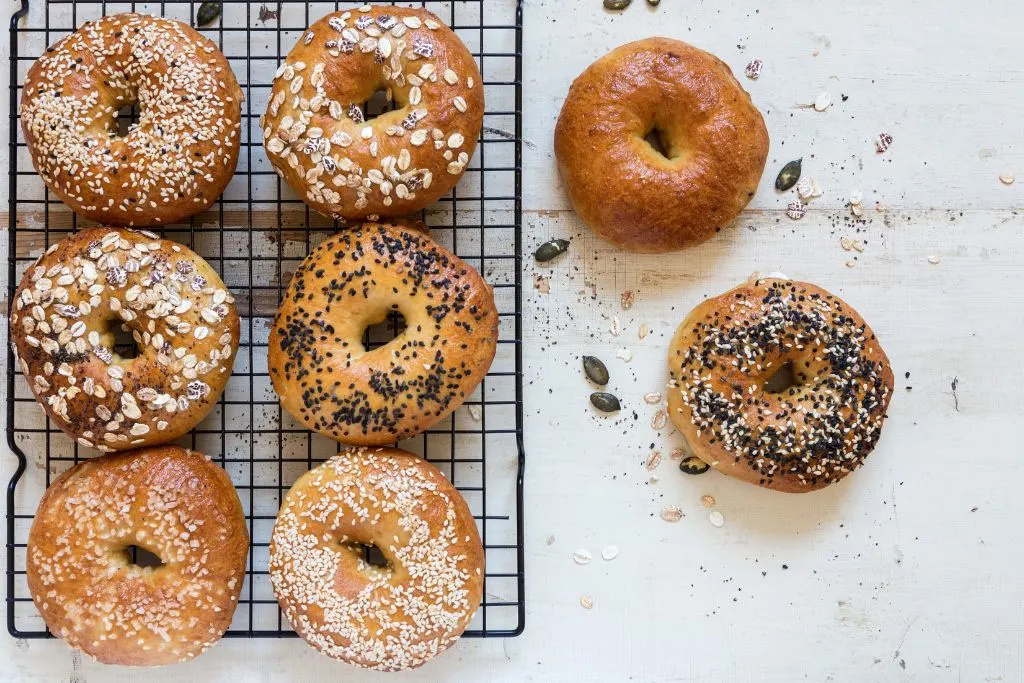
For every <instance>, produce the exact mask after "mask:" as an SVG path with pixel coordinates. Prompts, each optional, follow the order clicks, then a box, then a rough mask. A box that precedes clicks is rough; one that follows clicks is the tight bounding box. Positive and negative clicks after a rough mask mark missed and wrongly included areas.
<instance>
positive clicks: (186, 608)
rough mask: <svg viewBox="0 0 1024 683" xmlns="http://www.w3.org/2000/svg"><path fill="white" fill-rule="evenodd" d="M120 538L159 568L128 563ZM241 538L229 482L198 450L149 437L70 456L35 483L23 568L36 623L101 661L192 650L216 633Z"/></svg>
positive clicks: (234, 577) (133, 661)
mask: <svg viewBox="0 0 1024 683" xmlns="http://www.w3.org/2000/svg"><path fill="white" fill-rule="evenodd" d="M131 546H137V547H140V548H144V549H146V550H148V551H150V552H151V553H152V554H154V555H156V556H158V557H159V558H160V560H161V563H162V564H160V565H159V566H156V567H142V566H139V565H136V564H133V562H132V557H131V555H130V554H129V552H128V549H129V548H130V547H131ZM248 552H249V535H248V533H247V531H246V528H245V516H244V515H243V514H242V505H241V503H240V502H239V500H238V494H237V493H236V492H235V488H234V486H232V485H231V480H230V479H228V476H227V474H226V473H225V472H224V470H222V469H221V468H220V467H217V466H216V465H214V464H213V463H212V462H210V460H209V459H208V458H207V457H206V456H204V455H203V454H201V453H197V452H195V451H189V450H185V449H184V448H179V447H178V446H157V447H153V448H145V449H142V450H138V451H130V452H126V453H117V454H112V455H105V456H101V457H97V458H92V459H90V460H87V461H85V462H81V463H79V464H77V465H75V466H74V467H72V468H71V469H69V470H67V471H66V472H64V473H63V474H61V475H60V476H59V477H58V478H57V479H56V481H54V482H53V484H51V485H50V487H49V488H48V489H46V493H44V494H43V498H42V500H41V501H40V502H39V509H38V510H37V511H36V516H35V519H34V520H33V522H32V528H31V530H30V531H29V536H28V550H27V564H26V574H27V578H28V587H29V590H30V592H31V593H32V600H33V601H34V602H35V605H36V607H37V608H38V609H39V612H40V614H41V615H42V617H43V620H44V621H45V622H46V626H47V628H49V629H50V631H51V632H52V633H53V634H54V635H56V636H57V637H59V638H63V639H64V640H65V641H66V642H67V643H68V645H70V646H71V647H73V648H75V649H78V650H82V651H83V652H85V653H86V654H88V655H90V656H91V657H94V658H96V659H97V660H99V661H101V662H103V663H105V664H127V665H132V666H156V665H161V664H172V663H174V662H179V661H183V660H186V659H190V658H192V657H195V656H196V655H198V654H200V653H202V652H203V651H205V650H206V649H207V648H208V647H210V645H212V644H213V643H214V642H216V641H217V640H218V639H219V638H220V637H221V636H222V635H223V634H224V631H226V630H227V628H228V625H229V624H230V623H231V617H232V615H233V614H234V611H235V606H236V605H237V604H238V594H239V592H240V591H241V590H242V582H243V580H244V579H245V562H246V556H247V555H248Z"/></svg>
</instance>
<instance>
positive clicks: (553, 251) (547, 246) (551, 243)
mask: <svg viewBox="0 0 1024 683" xmlns="http://www.w3.org/2000/svg"><path fill="white" fill-rule="evenodd" d="M568 249H569V240H563V239H554V240H548V241H547V242H545V243H544V244H542V245H540V246H539V247H537V251H535V252H533V257H534V258H535V259H537V263H547V262H548V261H550V260H552V259H554V258H556V257H558V256H561V255H562V254H564V253H565V252H566V250H568Z"/></svg>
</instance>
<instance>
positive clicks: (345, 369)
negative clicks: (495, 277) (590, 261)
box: [268, 223, 498, 446]
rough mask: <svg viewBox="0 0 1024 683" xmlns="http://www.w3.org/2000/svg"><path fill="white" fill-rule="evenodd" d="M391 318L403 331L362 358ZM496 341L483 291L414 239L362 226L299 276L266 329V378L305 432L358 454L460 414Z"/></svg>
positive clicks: (407, 233) (310, 260) (324, 246)
mask: <svg viewBox="0 0 1024 683" xmlns="http://www.w3.org/2000/svg"><path fill="white" fill-rule="evenodd" d="M391 311H399V312H400V313H401V314H402V316H403V317H404V318H405V324H406V327H405V330H404V331H403V332H402V333H400V334H399V335H398V336H397V337H395V338H394V339H392V340H391V341H390V342H388V343H387V344H385V345H384V346H380V347H378V348H376V349H373V350H367V349H365V348H364V347H363V332H364V331H365V329H366V328H367V327H368V326H370V325H374V324H377V323H379V322H382V321H384V320H385V319H386V318H387V316H388V314H389V313H390V312H391ZM497 338H498V312H497V309H496V308H495V306H494V298H493V296H492V294H491V288H490V286H489V285H488V284H487V283H486V282H484V280H483V278H481V277H480V274H479V273H477V272H476V270H474V269H473V268H472V266H470V265H468V264H466V263H465V262H464V261H462V259H460V258H459V257H458V256H456V255H454V254H452V253H451V252H449V251H448V250H447V249H445V248H444V247H442V246H440V245H438V244H437V243H435V242H434V241H433V240H431V239H430V238H429V237H427V236H426V235H424V234H423V233H421V232H418V231H414V230H409V229H406V228H400V227H396V226H393V225H381V224H378V223H365V224H363V225H362V226H361V227H359V228H354V229H351V230H346V231H343V232H341V233H339V234H337V235H334V236H333V237H330V238H328V239H327V240H325V241H324V242H323V243H321V244H320V245H319V246H317V247H316V248H315V249H314V250H313V251H312V252H310V254H309V256H307V257H306V259H305V260H304V261H303V262H302V263H301V264H300V265H299V267H298V269H297V270H296V271H295V275H294V276H293V277H292V281H291V283H290V284H289V285H288V290H287V291H286V292H285V294H284V299H283V301H282V302H281V306H280V308H279V309H278V313H277V319H276V320H275V321H274V325H273V327H272V328H271V330H270V339H269V342H268V343H269V359H268V367H269V370H270V379H271V381H272V382H273V384H274V389H275V390H276V391H277V393H278V395H280V397H281V403H282V405H284V407H285V409H286V410H287V411H288V412H289V413H291V414H292V415H293V416H294V417H295V418H296V419H298V420H299V421H300V422H302V424H304V425H305V426H306V427H307V428H308V429H311V430H313V431H315V432H319V433H320V434H323V435H324V436H326V437H328V438H331V439H334V440H336V441H341V442H344V443H349V444H353V445H362V446H381V445H386V444H390V443H394V442H395V441H398V440H399V439H405V438H408V437H410V436H413V435H415V434H419V433H420V432H422V431H424V430H426V429H428V428H429V427H430V426H431V425H433V424H434V423H436V422H438V421H439V420H441V419H442V418H444V417H445V416H446V415H448V414H449V413H451V412H452V411H453V410H455V409H456V408H457V407H459V406H460V405H461V404H462V402H463V401H465V400H466V398H467V397H468V396H469V395H470V394H471V393H472V392H473V390H474V389H475V388H476V386H477V385H478V384H479V383H480V381H481V380H482V379H483V378H484V375H486V374H487V370H488V368H490V366H491V361H492V360H494V353H495V350H496V348H497Z"/></svg>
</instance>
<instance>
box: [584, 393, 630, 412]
mask: <svg viewBox="0 0 1024 683" xmlns="http://www.w3.org/2000/svg"><path fill="white" fill-rule="evenodd" d="M590 402H591V403H592V404H593V405H594V407H595V408H597V409H598V410H600V411H601V412H602V413H614V412H616V411H619V410H621V409H622V406H621V405H620V404H619V399H618V398H616V397H615V395H614V394H609V393H607V392H604V391H595V392H594V393H592V394H591V395H590Z"/></svg>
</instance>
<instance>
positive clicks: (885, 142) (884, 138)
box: [875, 133, 892, 154]
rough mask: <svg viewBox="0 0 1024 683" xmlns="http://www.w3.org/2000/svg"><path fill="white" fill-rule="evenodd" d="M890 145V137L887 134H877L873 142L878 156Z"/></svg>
mask: <svg viewBox="0 0 1024 683" xmlns="http://www.w3.org/2000/svg"><path fill="white" fill-rule="evenodd" d="M891 144H892V136H891V135H889V134H888V133H879V134H878V138H877V139H876V140H875V149H877V150H878V153H879V154H882V153H883V152H885V150H887V149H889V145H891Z"/></svg>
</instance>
